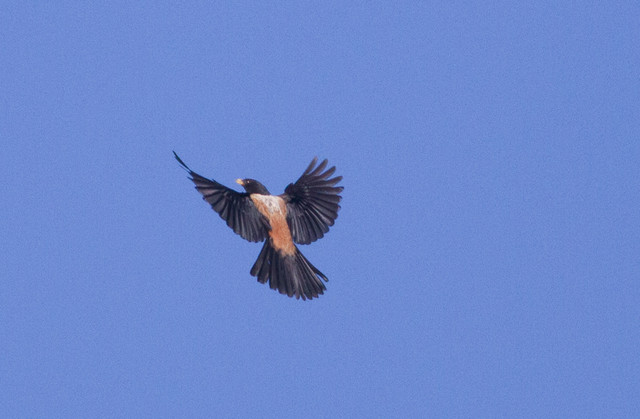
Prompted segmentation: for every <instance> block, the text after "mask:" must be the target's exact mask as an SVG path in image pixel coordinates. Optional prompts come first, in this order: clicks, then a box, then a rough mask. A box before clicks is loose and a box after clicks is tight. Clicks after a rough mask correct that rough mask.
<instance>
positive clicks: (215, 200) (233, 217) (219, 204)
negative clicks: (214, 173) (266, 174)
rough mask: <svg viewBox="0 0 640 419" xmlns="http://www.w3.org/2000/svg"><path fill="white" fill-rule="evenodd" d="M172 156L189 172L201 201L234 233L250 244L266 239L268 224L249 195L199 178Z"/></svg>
mask: <svg viewBox="0 0 640 419" xmlns="http://www.w3.org/2000/svg"><path fill="white" fill-rule="evenodd" d="M173 154H174V156H175V157H176V160H178V163H180V164H181V165H182V167H184V168H185V169H187V171H188V172H189V175H190V176H191V177H190V178H189V179H191V181H192V182H193V183H194V184H195V185H196V189H197V190H198V192H200V193H201V194H202V199H204V200H205V201H207V202H208V203H209V204H210V205H211V208H213V210H214V211H215V212H217V213H218V215H220V218H222V219H223V220H225V221H226V223H227V225H228V226H229V227H231V229H232V230H233V231H234V232H236V233H237V234H239V235H240V236H242V238H244V239H246V240H249V241H251V242H260V241H263V240H265V239H266V238H267V236H268V234H269V233H268V223H267V221H266V220H265V219H264V217H263V215H262V214H260V212H258V209H257V208H256V207H255V205H253V202H252V201H251V198H250V197H249V194H246V193H240V192H236V191H234V190H233V189H230V188H227V187H226V186H224V185H221V184H220V183H218V182H216V181H215V180H211V179H207V178H205V177H203V176H200V175H199V174H197V173H196V172H194V171H193V170H191V169H190V168H189V166H187V165H186V164H185V163H184V162H183V161H182V159H181V158H180V157H178V155H177V154H176V153H175V151H174V152H173Z"/></svg>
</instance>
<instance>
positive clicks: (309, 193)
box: [280, 157, 344, 244]
mask: <svg viewBox="0 0 640 419" xmlns="http://www.w3.org/2000/svg"><path fill="white" fill-rule="evenodd" d="M317 162H318V158H317V157H314V159H313V161H311V164H309V167H307V170H305V171H304V173H303V174H302V176H300V179H298V180H297V181H296V183H290V184H289V186H287V188H286V189H285V191H284V194H282V195H280V196H281V197H282V198H283V199H284V200H285V202H286V203H287V222H288V224H289V229H290V230H291V236H292V237H293V241H294V242H296V243H299V244H309V243H311V242H314V241H316V240H318V239H319V238H322V237H323V236H324V233H326V232H328V231H329V227H330V226H332V225H333V223H334V222H335V220H336V218H338V210H339V209H340V205H338V202H340V200H341V199H342V197H341V196H340V195H338V194H339V193H340V192H342V190H343V189H344V188H343V187H342V186H334V185H335V184H336V183H338V182H340V181H341V180H342V176H336V177H334V178H330V179H329V177H330V176H331V175H333V173H334V172H335V171H336V168H335V166H334V167H331V168H330V169H327V170H324V169H325V168H326V167H327V163H328V162H327V160H323V161H322V163H320V164H319V165H318V166H317V167H316V163H317Z"/></svg>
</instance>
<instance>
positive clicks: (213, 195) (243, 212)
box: [174, 152, 343, 300]
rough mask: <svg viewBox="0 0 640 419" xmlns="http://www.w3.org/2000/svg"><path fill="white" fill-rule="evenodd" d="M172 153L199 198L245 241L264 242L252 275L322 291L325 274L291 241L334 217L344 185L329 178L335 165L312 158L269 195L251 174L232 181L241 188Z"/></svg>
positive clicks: (307, 237)
mask: <svg viewBox="0 0 640 419" xmlns="http://www.w3.org/2000/svg"><path fill="white" fill-rule="evenodd" d="M174 155H175V157H176V159H177V160H178V162H179V163H180V164H181V165H182V166H183V167H184V168H185V169H186V170H187V171H188V172H189V174H190V175H191V178H190V179H191V180H192V181H193V183H195V185H196V189H197V190H198V192H200V193H201V194H202V195H203V199H204V200H206V201H207V202H209V204H210V205H211V207H212V208H213V209H214V211H216V212H217V213H218V214H219V215H220V217H221V218H222V219H224V220H225V221H226V222H227V225H228V226H229V227H231V228H232V229H233V230H234V231H235V232H236V233H237V234H239V235H240V236H242V237H243V238H245V239H246V240H249V241H253V242H259V241H263V240H264V241H265V244H264V245H263V247H262V250H261V252H260V255H259V256H258V259H257V260H256V262H255V264H254V265H253V267H252V268H251V275H253V276H256V277H257V278H258V281H259V282H261V283H266V282H269V286H270V287H271V288H272V289H277V290H278V291H279V292H280V293H281V294H286V295H288V296H290V297H293V296H295V297H296V298H302V299H303V300H304V299H307V298H308V299H312V298H314V297H317V296H318V295H320V294H323V292H324V290H325V289H326V288H325V286H324V283H323V282H322V280H324V281H327V277H326V276H325V275H324V274H323V273H322V272H320V271H319V270H318V269H317V268H316V267H315V266H313V265H312V264H311V263H310V262H309V261H308V260H307V259H306V258H305V257H304V256H303V255H302V253H300V251H299V250H298V248H297V247H296V245H295V243H298V244H309V243H311V242H313V241H315V240H317V239H319V238H321V237H323V236H324V233H326V232H328V231H329V227H330V226H332V225H333V224H334V222H335V219H336V218H337V217H338V210H339V209H340V206H339V205H338V203H339V202H340V200H341V199H342V198H341V197H340V195H339V193H340V192H342V190H343V188H342V187H341V186H335V184H336V183H338V182H339V181H340V180H341V179H342V177H341V176H337V177H334V178H330V179H329V177H330V176H331V175H332V174H333V173H334V172H335V167H332V168H330V169H328V170H324V169H325V168H326V166H327V160H324V161H323V162H322V163H320V164H319V165H318V166H317V167H316V163H317V159H316V158H314V159H313V161H312V162H311V164H310V165H309V166H308V167H307V170H305V172H304V173H303V174H302V176H300V178H299V179H298V180H297V181H296V182H295V183H291V184H289V186H287V188H286V189H285V193H284V194H281V195H271V194H270V193H269V191H268V190H267V188H266V187H265V186H264V185H262V184H261V183H260V182H258V181H256V180H254V179H238V180H237V181H236V182H237V183H238V184H240V185H242V187H243V188H244V189H245V193H240V192H236V191H234V190H232V189H229V188H227V187H226V186H223V185H221V184H219V183H218V182H216V181H214V180H211V179H206V178H204V177H202V176H200V175H199V174H197V173H195V172H193V171H192V170H191V169H189V167H188V166H187V165H186V164H185V163H184V162H183V161H182V160H181V159H180V157H178V155H177V154H175V152H174Z"/></svg>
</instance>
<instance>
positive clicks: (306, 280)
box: [251, 239, 328, 300]
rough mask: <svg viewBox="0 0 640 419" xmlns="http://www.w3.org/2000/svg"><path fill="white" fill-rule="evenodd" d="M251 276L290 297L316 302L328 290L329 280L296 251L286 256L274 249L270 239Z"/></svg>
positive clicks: (261, 252)
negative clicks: (325, 282)
mask: <svg viewBox="0 0 640 419" xmlns="http://www.w3.org/2000/svg"><path fill="white" fill-rule="evenodd" d="M251 275H252V276H255V277H257V278H258V282H260V283H263V284H264V283H266V282H267V281H268V282H269V287H270V288H271V289H274V290H278V292H280V294H286V295H288V296H289V297H296V298H302V299H303V300H306V299H309V300H311V299H313V298H317V297H318V296H319V295H321V294H323V293H324V291H325V290H326V289H327V288H326V287H325V285H324V283H323V282H322V280H321V279H323V280H325V281H328V279H327V277H326V276H325V275H324V274H323V273H322V272H320V271H319V270H318V269H317V268H316V267H315V266H313V265H312V264H311V262H309V261H308V260H307V258H305V257H304V256H303V255H302V253H300V251H299V250H298V249H297V248H296V249H295V254H293V255H284V254H281V253H280V252H278V251H277V250H275V249H274V248H273V246H271V242H270V239H267V240H266V241H265V243H264V246H263V247H262V250H261V251H260V254H259V255H258V259H257V260H256V263H254V264H253V267H252V268H251Z"/></svg>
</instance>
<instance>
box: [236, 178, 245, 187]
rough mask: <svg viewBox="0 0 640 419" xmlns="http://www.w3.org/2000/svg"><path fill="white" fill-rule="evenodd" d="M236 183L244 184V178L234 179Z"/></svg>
mask: <svg viewBox="0 0 640 419" xmlns="http://www.w3.org/2000/svg"><path fill="white" fill-rule="evenodd" d="M236 183H237V184H238V185H240V186H244V180H242V179H236Z"/></svg>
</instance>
